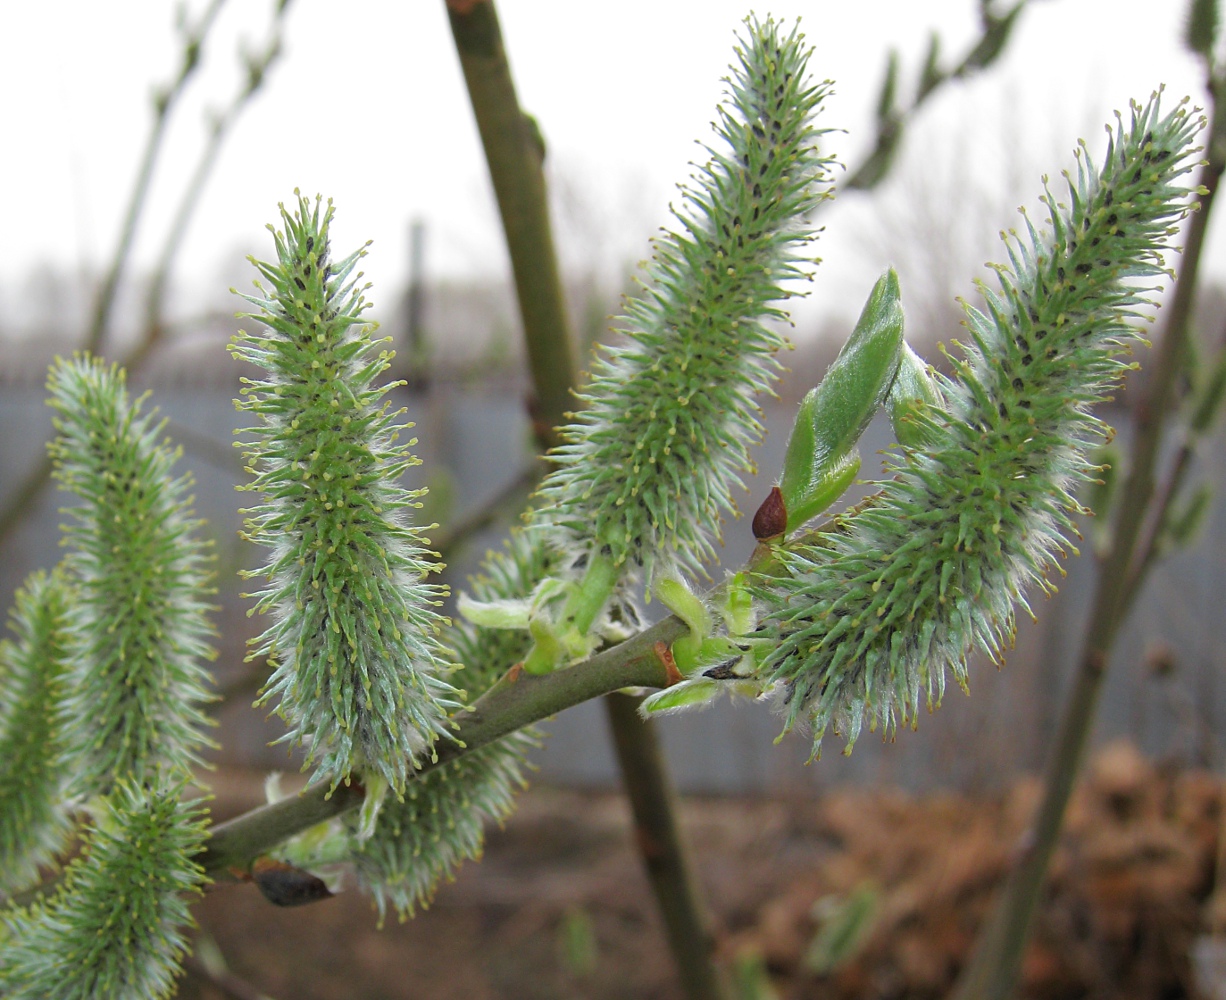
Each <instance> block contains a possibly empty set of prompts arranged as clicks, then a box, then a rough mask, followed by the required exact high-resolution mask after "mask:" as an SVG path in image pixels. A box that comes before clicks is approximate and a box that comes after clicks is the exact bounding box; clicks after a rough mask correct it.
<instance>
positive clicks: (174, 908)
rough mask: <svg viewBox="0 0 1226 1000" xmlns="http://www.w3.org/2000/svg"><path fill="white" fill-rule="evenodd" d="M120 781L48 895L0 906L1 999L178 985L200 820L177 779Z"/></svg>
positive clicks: (197, 875)
mask: <svg viewBox="0 0 1226 1000" xmlns="http://www.w3.org/2000/svg"><path fill="white" fill-rule="evenodd" d="M149 785H150V787H148V788H142V787H141V786H139V785H137V784H133V783H131V782H129V781H126V780H120V781H118V782H116V784H115V786H114V788H113V790H112V791H111V793H110V795H109V796H107V797H106V798H105V799H96V800H95V801H94V803H93V806H92V808H93V810H94V820H93V824H92V829H91V830H90V831H89V833H88V836H87V838H86V841H85V846H84V848H83V850H82V852H81V854H80V855H79V856H78V857H77V858H75V859H74V860H73V861H72V862H71V863H70V864H69V865H68V867H67V868H66V869H65V872H64V877H63V879H62V880H61V882H60V884H59V886H58V887H57V888H56V889H55V891H54V893H53V894H52V895H51V896H50V897H49V898H44V899H42V900H39V901H37V902H35V903H33V904H31V906H29V907H28V908H23V907H17V906H12V905H10V906H9V907H8V909H6V910H2V911H0V996H4V997H5V998H6V1000H97V998H100V997H106V998H107V1000H162V998H164V997H169V996H170V995H171V994H172V993H173V992H174V983H175V979H176V977H177V976H178V975H179V972H180V965H181V962H182V959H183V955H184V954H185V953H186V951H187V940H186V937H185V935H184V930H185V928H187V927H189V926H190V925H191V922H192V921H191V915H190V914H189V912H188V900H189V897H190V896H191V895H196V894H198V893H199V891H200V886H201V884H202V883H203V881H204V871H203V869H202V868H201V867H200V866H199V865H198V864H196V862H195V861H194V860H193V857H194V856H195V855H196V854H198V853H199V852H200V851H201V850H202V847H203V843H204V836H205V827H204V821H203V811H202V810H201V808H200V806H199V804H198V803H192V802H183V801H182V800H181V795H182V793H183V788H184V783H183V781H182V780H176V779H170V780H164V779H163V778H162V777H161V776H154V777H152V778H151V779H150V781H149Z"/></svg>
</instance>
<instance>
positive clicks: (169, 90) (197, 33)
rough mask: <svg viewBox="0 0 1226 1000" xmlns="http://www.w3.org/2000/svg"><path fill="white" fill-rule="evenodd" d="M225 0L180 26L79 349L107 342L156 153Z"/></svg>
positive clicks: (95, 347)
mask: <svg viewBox="0 0 1226 1000" xmlns="http://www.w3.org/2000/svg"><path fill="white" fill-rule="evenodd" d="M224 2H225V0H212V2H211V3H210V4H209V6H208V7H207V8H206V9H205V11H204V13H203V14H202V15H201V17H200V20H199V21H198V22H196V23H195V24H186V23H185V24H183V25H181V26H180V31H181V34H182V40H183V53H182V61H181V63H180V65H179V72H178V74H177V75H176V76H175V78H174V79H173V80H172V81H171V82H170V83H169V84H168V85H166V86H165V87H163V88H161V89H160V90H159V91H158V92H157V94H156V95H155V97H154V102H153V128H152V130H151V131H150V133H149V140H148V142H147V143H146V144H145V154H144V157H143V158H142V159H141V165H140V169H139V171H137V174H136V182H135V183H134V184H133V186H132V193H131V196H130V197H129V199H128V210H127V212H126V213H125V215H124V220H123V226H122V228H121V229H120V232H119V243H118V245H117V246H116V247H115V252H114V253H113V254H112V255H111V266H110V267H109V268H108V269H107V272H106V277H105V278H103V279H102V286H101V288H99V289H98V297H97V299H96V300H95V301H94V312H93V318H92V319H91V320H90V325H89V331H88V332H87V333H86V335H85V341H84V343H83V344H82V345H81V347H82V350H85V351H88V352H89V353H90V354H97V353H98V352H99V351H100V350H101V349H102V346H103V344H104V343H105V341H106V335H107V332H108V328H109V326H110V321H111V310H112V309H113V308H114V305H115V293H116V292H117V291H118V289H119V282H120V280H121V279H122V277H123V272H124V269H125V268H126V267H127V263H128V254H129V252H130V251H131V249H132V240H133V237H135V235H136V227H137V225H138V223H139V222H140V217H141V212H142V210H143V209H144V207H145V200H146V199H147V198H148V196H149V190H150V188H151V187H152V184H153V172H154V170H155V168H156V167H157V158H158V153H159V152H160V151H161V148H162V140H163V139H164V138H165V136H166V129H167V126H168V125H169V123H170V113H171V110H172V109H173V108H174V107H175V106H176V104H177V103H178V98H179V97H180V96H181V95H182V93H183V91H184V90H185V89H186V87H187V84H188V82H189V81H190V80H191V77H192V75H193V74H194V73H195V71H196V68H197V67H198V66H199V65H200V53H201V50H202V49H203V47H204V42H205V38H206V37H207V36H208V33H209V30H210V29H211V28H212V27H213V25H214V23H215V22H216V20H217V14H218V13H219V12H220V10H221V6H222V4H223V3H224Z"/></svg>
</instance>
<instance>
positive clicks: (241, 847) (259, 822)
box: [201, 617, 686, 879]
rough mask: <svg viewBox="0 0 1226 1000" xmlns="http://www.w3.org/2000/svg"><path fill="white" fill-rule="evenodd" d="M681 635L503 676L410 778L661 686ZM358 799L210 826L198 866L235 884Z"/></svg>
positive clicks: (313, 802)
mask: <svg viewBox="0 0 1226 1000" xmlns="http://www.w3.org/2000/svg"><path fill="white" fill-rule="evenodd" d="M685 632H686V626H685V625H684V624H683V623H682V622H681V621H680V620H679V619H677V618H671V617H670V618H666V619H665V620H664V621H662V622H659V623H657V624H656V625H653V626H652V627H651V628H649V629H647V630H646V631H645V632H642V633H640V634H639V635H637V636H635V637H634V638H633V639H629V640H627V641H626V642H623V643H621V644H620V645H617V646H614V647H613V648H611V649H608V650H605V651H604V652H602V653H598V654H597V655H595V656H593V657H591V659H589V660H586V661H584V662H583V663H579V664H576V665H575V666H573V667H570V668H568V669H565V670H557V671H554V672H553V673H551V674H545V675H542V676H538V677H534V676H531V675H528V674H525V673H523V672H522V671H516V670H514V669H512V670H509V671H508V672H507V673H506V675H505V676H504V677H503V678H502V679H501V680H500V681H498V683H497V684H495V685H494V686H493V687H492V688H490V689H489V690H488V691H487V692H486V693H485V694H484V695H482V696H481V697H480V698H479V699H477V701H475V702H474V703H473V705H472V706H471V708H469V709H468V710H466V711H464V712H462V713H460V714H459V715H458V716H456V718H455V720H454V722H455V727H454V739H453V741H452V742H448V743H442V744H439V745H437V756H436V757H435V758H434V759H433V760H429V761H425V762H423V763H422V765H421V766H420V767H419V768H418V769H417V772H416V773H417V774H418V775H421V774H425V773H427V772H429V771H431V770H433V769H434V768H436V767H439V766H441V765H442V764H445V763H447V762H448V761H451V760H455V759H456V758H458V757H460V756H462V755H464V754H466V753H470V752H471V751H473V750H476V749H478V748H479V747H483V746H485V745H486V744H488V743H492V742H494V741H495V740H497V739H499V738H501V737H503V736H506V735H507V734H508V733H512V732H514V731H515V730H517V729H522V728H523V727H524V726H527V725H530V724H531V723H533V722H540V721H541V720H542V719H546V718H548V717H549V716H551V715H556V714H557V713H558V712H561V711H563V710H564V709H567V708H571V707H573V706H575V705H579V704H582V703H583V702H585V701H588V700H590V699H592V698H598V697H600V696H601V695H605V694H609V693H611V692H613V691H617V690H619V689H621V688H624V687H653V688H654V687H664V686H665V685H667V684H668V675H667V670H666V668H665V665H664V663H663V661H662V660H661V659H660V656H659V654H658V653H657V652H656V648H655V647H656V644H657V643H664V644H665V645H666V646H667V645H668V644H671V643H672V642H673V641H674V640H675V639H677V638H678V637H679V636H681V635H683V634H685ZM364 797H365V792H364V790H363V789H362V788H361V787H360V786H359V785H358V784H357V783H353V784H350V785H347V786H346V785H340V786H338V787H337V788H336V790H335V791H333V792H329V790H328V788H327V787H326V786H325V785H322V784H317V785H313V786H310V787H308V788H307V789H306V790H304V791H303V792H302V793H301V794H299V795H297V796H294V797H292V798H288V799H283V800H281V801H280V802H276V803H273V804H272V805H267V806H262V807H260V808H258V809H254V810H252V811H251V812H248V813H246V814H244V815H243V816H240V817H238V818H236V819H233V820H230V821H228V822H226V823H222V824H219V825H218V826H216V827H214V828H213V829H212V831H211V834H210V837H209V839H208V841H207V845H206V848H205V853H204V854H203V855H202V857H201V863H202V864H203V865H204V867H205V870H206V871H207V872H208V874H209V875H210V876H211V877H213V878H214V879H222V878H225V877H226V875H227V874H229V875H230V876H231V877H237V876H238V874H239V873H241V872H243V871H245V870H246V869H247V867H248V866H249V865H250V864H251V862H252V861H253V860H254V859H255V858H257V857H259V856H260V855H261V854H266V853H267V852H268V851H270V850H271V849H272V848H274V847H276V846H277V845H278V844H279V843H281V842H282V841H284V840H286V839H287V838H289V837H292V836H293V835H294V834H297V833H301V832H302V831H303V830H306V829H308V828H309V827H312V826H314V825H315V824H317V823H321V822H323V821H324V820H328V819H332V818H333V817H335V816H340V815H341V814H342V813H346V812H348V811H349V810H351V809H354V808H356V807H357V806H358V805H360V804H361V802H362V800H363V798H364Z"/></svg>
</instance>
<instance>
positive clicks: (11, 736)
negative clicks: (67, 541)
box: [0, 572, 71, 892]
mask: <svg viewBox="0 0 1226 1000" xmlns="http://www.w3.org/2000/svg"><path fill="white" fill-rule="evenodd" d="M67 604H68V587H67V583H66V581H65V578H64V575H63V574H62V573H55V574H52V575H50V576H48V575H47V574H46V573H42V572H38V573H33V574H31V576H30V577H29V578H28V579H27V580H26V582H25V586H24V587H23V588H22V589H21V590H19V591H17V596H16V598H15V601H14V607H13V612H12V622H11V627H12V629H13V632H14V639H13V640H12V641H9V642H5V643H4V644H3V645H2V646H0V891H2V892H14V891H16V890H18V889H23V888H25V887H26V886H28V885H31V884H32V883H33V882H35V881H36V880H37V878H38V869H39V867H40V866H41V865H46V864H49V863H50V862H51V861H52V860H53V859H54V857H55V855H56V854H58V853H59V852H60V851H61V850H62V849H63V848H64V845H65V842H66V841H67V838H68V832H69V828H70V824H69V822H68V817H67V815H66V813H65V809H64V804H63V800H64V791H65V787H66V785H67V782H68V778H69V775H70V771H69V768H70V767H71V759H70V758H69V757H68V756H67V755H66V754H65V752H64V746H63V741H62V739H61V736H60V729H61V725H60V720H59V718H58V713H59V702H60V699H61V698H62V696H63V685H64V676H65V673H66V672H67V670H68V664H69V659H68V635H67V616H66V610H67Z"/></svg>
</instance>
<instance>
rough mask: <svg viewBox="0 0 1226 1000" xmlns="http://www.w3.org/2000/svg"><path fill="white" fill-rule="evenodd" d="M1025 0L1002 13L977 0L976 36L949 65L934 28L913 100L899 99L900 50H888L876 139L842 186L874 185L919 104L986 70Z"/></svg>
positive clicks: (1005, 42) (891, 161) (988, 0)
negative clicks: (959, 58)
mask: <svg viewBox="0 0 1226 1000" xmlns="http://www.w3.org/2000/svg"><path fill="white" fill-rule="evenodd" d="M1027 2H1028V0H1016V2H1015V3H1014V4H1013V5H1012V6H1011V7H1009V8H1008V10H1006V11H1005V12H1004V13H1003V14H997V13H996V12H995V11H994V10H993V9H992V3H991V0H980V5H979V6H980V17H979V23H980V30H979V37H978V38H977V39H975V43H974V44H973V45H972V46H971V48H970V50H969V51H968V52H967V54H966V55H965V56H964V57H963V58H962V61H961V62H959V63H958V64H957V65H956V66H954V67H953V68H952V69H943V68H942V67H941V38H940V36H939V35H937V34H936V33H935V32H933V33H932V35H931V36H930V38H929V42H928V52H927V54H926V55H925V57H924V65H923V67H922V68H921V70H920V76H919V81H918V83H917V85H916V89H915V96H914V97H913V98H912V100H911V103H910V104H907V105H905V106H900V105H899V103H898V72H899V70H898V65H899V64H898V53H897V52H896V51H891V52H890V53H889V55H888V57H887V59H886V69H885V77H884V78H883V80H882V84H881V92H880V94H879V95H878V98H877V137H876V141H875V143H874V145H873V149H872V151H871V152H870V153H869V154H868V156H866V157H865V158H864V160H863V162H861V163H860V164H859V165H858V166H857V167H855V169H852V170H849V171H848V172H847V180H846V181H845V182H844V185H843V186H844V187H845V188H846V189H847V190H849V191H857V190H859V191H867V190H869V189H871V188H874V187H876V186H877V185H878V184H880V183H881V181H883V180H884V179H885V177H886V176H887V175H888V174H889V172H890V169H891V168H892V167H893V165H894V161H895V158H896V156H897V154H898V150H899V147H900V146H901V144H902V137H903V133H904V131H905V128H906V125H907V123H908V121H910V119H911V118H913V117H914V115H915V113H916V112H917V111H918V110H919V109H920V107H921V106H922V105H923V104H924V102H925V101H927V100H928V99H929V98H930V97H931V96H932V95H933V94H934V93H935V92H936V91H937V90H939V89H940V88H941V86H942V85H944V84H945V83H947V82H948V81H950V80H961V79H964V78H966V77H968V76H971V75H973V74H975V73H978V72H979V71H980V70H983V69H987V68H988V67H989V66H991V65H992V63H994V62H996V60H997V59H999V58H1000V55H1001V53H1002V52H1004V50H1005V47H1006V46H1007V45H1008V43H1009V39H1010V37H1011V36H1012V33H1013V29H1014V27H1015V26H1016V25H1017V22H1018V19H1019V18H1020V17H1021V14H1022V11H1023V9H1024V8H1025V7H1026V4H1027Z"/></svg>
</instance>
